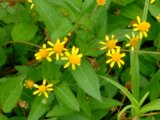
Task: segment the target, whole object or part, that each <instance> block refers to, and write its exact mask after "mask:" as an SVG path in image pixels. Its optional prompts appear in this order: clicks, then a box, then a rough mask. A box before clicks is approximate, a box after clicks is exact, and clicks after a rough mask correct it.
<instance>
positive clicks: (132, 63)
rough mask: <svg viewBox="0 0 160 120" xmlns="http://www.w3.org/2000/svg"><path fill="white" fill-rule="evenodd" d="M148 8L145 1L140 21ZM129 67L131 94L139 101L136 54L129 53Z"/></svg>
mask: <svg viewBox="0 0 160 120" xmlns="http://www.w3.org/2000/svg"><path fill="white" fill-rule="evenodd" d="M148 8H149V0H146V1H145V6H144V10H143V16H142V21H145V20H146V19H147V14H148ZM140 46H141V40H139V42H138V45H137V49H136V51H139V50H140ZM130 58H131V60H130V66H131V80H132V94H133V96H134V97H135V98H136V99H137V100H139V59H138V52H131V53H130Z"/></svg>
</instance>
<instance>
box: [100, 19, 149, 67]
mask: <svg viewBox="0 0 160 120" xmlns="http://www.w3.org/2000/svg"><path fill="white" fill-rule="evenodd" d="M132 26H133V32H132V35H131V36H129V35H128V34H126V35H125V36H126V37H127V38H128V40H129V43H127V44H126V47H129V46H130V47H131V51H134V50H135V49H136V46H137V44H138V41H139V40H141V39H142V38H143V37H147V36H148V31H149V29H150V27H151V25H150V23H149V22H147V21H141V19H140V17H139V16H137V22H136V23H133V24H132ZM134 31H138V33H139V35H136V34H135V32H134ZM117 42H118V40H117V39H116V38H115V36H114V35H112V36H111V37H109V36H108V35H106V41H105V42H104V41H100V42H99V43H100V44H101V45H103V47H101V48H100V50H104V49H106V50H107V53H106V55H107V56H109V57H111V58H110V59H109V60H107V61H106V64H108V63H110V67H111V68H112V67H113V66H114V64H115V63H117V64H118V67H119V68H120V67H121V65H124V61H123V60H122V59H121V58H122V57H124V56H125V53H122V54H121V53H120V51H121V47H120V46H117V45H116V44H117Z"/></svg>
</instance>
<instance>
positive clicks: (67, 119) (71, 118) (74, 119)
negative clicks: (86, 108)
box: [60, 113, 89, 120]
mask: <svg viewBox="0 0 160 120" xmlns="http://www.w3.org/2000/svg"><path fill="white" fill-rule="evenodd" d="M60 120H89V119H88V118H86V117H85V116H84V115H82V114H80V113H79V114H78V113H74V114H71V115H67V116H64V117H60Z"/></svg>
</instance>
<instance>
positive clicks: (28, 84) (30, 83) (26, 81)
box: [24, 80, 34, 89]
mask: <svg viewBox="0 0 160 120" xmlns="http://www.w3.org/2000/svg"><path fill="white" fill-rule="evenodd" d="M33 85H34V81H33V80H25V83H24V86H25V87H26V88H29V89H32V88H33Z"/></svg>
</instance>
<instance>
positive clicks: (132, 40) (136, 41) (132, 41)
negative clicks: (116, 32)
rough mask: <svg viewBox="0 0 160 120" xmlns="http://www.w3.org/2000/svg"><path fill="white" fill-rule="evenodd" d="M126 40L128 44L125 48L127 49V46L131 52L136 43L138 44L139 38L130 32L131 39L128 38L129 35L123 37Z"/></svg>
mask: <svg viewBox="0 0 160 120" xmlns="http://www.w3.org/2000/svg"><path fill="white" fill-rule="evenodd" d="M125 36H126V37H127V38H128V39H129V41H130V42H129V43H128V44H126V47H129V46H131V50H132V51H134V50H135V47H136V45H137V43H138V39H139V37H138V36H136V35H135V34H134V33H133V32H132V37H130V36H129V35H127V34H126V35H125Z"/></svg>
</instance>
